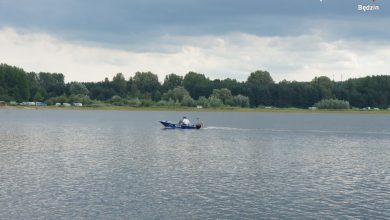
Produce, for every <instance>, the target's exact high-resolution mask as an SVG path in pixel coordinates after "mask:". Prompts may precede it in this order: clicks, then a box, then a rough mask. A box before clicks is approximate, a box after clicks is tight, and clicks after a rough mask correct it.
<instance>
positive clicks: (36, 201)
mask: <svg viewBox="0 0 390 220" xmlns="http://www.w3.org/2000/svg"><path fill="white" fill-rule="evenodd" d="M183 115H186V116H187V117H189V118H190V119H192V120H195V118H197V117H199V118H201V120H203V121H204V122H205V126H206V127H205V129H201V130H166V129H162V126H161V125H160V124H159V123H158V120H161V119H166V120H171V121H178V120H179V119H180V118H181V117H182V116H183ZM0 123H1V125H0V219H36V218H40V219H217V218H218V219H263V218H266V219H280V218H283V219H318V218H321V219H323V218H331V219H333V218H341V219H344V218H346V219H350V218H358V219H385V218H387V219H388V218H390V115H380V114H378V115H377V114H372V115H371V114H337V113H330V114H324V113H305V114H304V113H302V114H301V113H197V112H192V113H188V112H187V113H181V112H153V111H151V112H149V111H147V112H137V111H72V110H65V111H61V110H7V109H2V110H0Z"/></svg>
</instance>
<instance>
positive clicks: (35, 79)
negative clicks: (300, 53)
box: [0, 64, 390, 108]
mask: <svg viewBox="0 0 390 220" xmlns="http://www.w3.org/2000/svg"><path fill="white" fill-rule="evenodd" d="M323 99H339V100H345V101H348V102H349V103H350V104H351V106H354V107H359V108H363V107H368V106H370V107H377V108H388V107H390V76H387V75H378V76H367V77H362V78H354V79H348V80H346V81H340V82H335V81H333V80H331V79H329V78H328V77H326V76H321V77H315V78H314V79H313V80H312V81H310V82H297V81H287V80H283V81H281V82H279V83H276V82H274V80H273V79H272V77H271V75H270V73H269V72H267V71H261V70H259V71H255V72H252V73H250V75H249V76H248V78H247V80H246V81H242V82H240V81H237V80H236V79H230V78H227V79H222V80H221V79H214V80H211V79H210V78H208V77H206V76H205V75H204V74H201V73H195V72H189V73H187V74H186V75H185V76H180V75H177V74H174V73H172V74H169V75H167V76H166V77H165V78H164V80H163V82H162V83H160V81H159V79H158V76H157V75H156V74H153V73H151V72H137V73H135V75H134V76H131V77H128V78H126V77H125V76H124V75H123V74H122V73H118V74H116V75H115V76H114V77H113V78H112V79H108V78H105V79H104V80H103V81H101V82H85V83H84V82H83V83H81V82H69V83H65V78H64V75H63V74H61V73H45V72H40V73H34V72H25V71H24V70H23V69H21V68H18V67H14V66H10V65H7V64H0V101H17V102H22V101H39V102H47V103H48V104H54V103H57V102H61V103H63V102H82V103H84V104H86V105H107V104H112V105H128V106H151V105H160V106H196V105H202V106H204V107H222V106H238V107H261V106H275V107H296V108H307V107H310V106H313V105H314V104H315V103H317V102H319V101H321V100H323Z"/></svg>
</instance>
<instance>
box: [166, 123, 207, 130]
mask: <svg viewBox="0 0 390 220" xmlns="http://www.w3.org/2000/svg"><path fill="white" fill-rule="evenodd" d="M160 123H161V124H162V125H164V127H165V128H172V129H175V128H178V129H200V128H201V127H202V125H201V124H196V125H180V124H175V123H172V122H169V121H160Z"/></svg>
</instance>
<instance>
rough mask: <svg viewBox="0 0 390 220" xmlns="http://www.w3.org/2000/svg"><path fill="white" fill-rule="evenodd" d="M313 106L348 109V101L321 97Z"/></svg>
mask: <svg viewBox="0 0 390 220" xmlns="http://www.w3.org/2000/svg"><path fill="white" fill-rule="evenodd" d="M314 106H315V107H317V108H319V109H350V108H351V106H350V105H349V102H348V101H344V100H338V99H323V100H321V101H319V102H317V103H316V104H314Z"/></svg>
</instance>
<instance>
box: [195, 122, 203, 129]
mask: <svg viewBox="0 0 390 220" xmlns="http://www.w3.org/2000/svg"><path fill="white" fill-rule="evenodd" d="M202 126H203V123H197V124H196V125H195V127H196V129H200V128H201V127H202Z"/></svg>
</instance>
